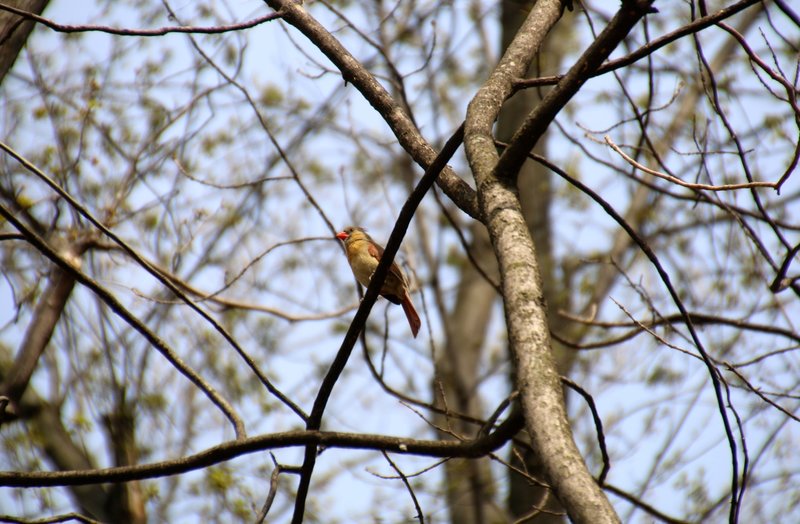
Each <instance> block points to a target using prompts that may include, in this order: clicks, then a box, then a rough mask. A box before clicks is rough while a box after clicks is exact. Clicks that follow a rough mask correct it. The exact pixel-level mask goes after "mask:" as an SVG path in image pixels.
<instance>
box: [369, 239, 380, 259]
mask: <svg viewBox="0 0 800 524" xmlns="http://www.w3.org/2000/svg"><path fill="white" fill-rule="evenodd" d="M367 252H368V253H369V254H370V255H371V256H372V258H374V259H375V260H380V259H381V257H382V256H383V248H382V247H381V246H379V245H378V244H376V243H374V242H367Z"/></svg>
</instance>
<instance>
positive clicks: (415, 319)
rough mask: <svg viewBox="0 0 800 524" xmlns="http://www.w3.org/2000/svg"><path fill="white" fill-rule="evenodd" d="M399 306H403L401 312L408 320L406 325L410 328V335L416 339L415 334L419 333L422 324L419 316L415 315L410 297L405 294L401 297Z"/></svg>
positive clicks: (415, 311)
mask: <svg viewBox="0 0 800 524" xmlns="http://www.w3.org/2000/svg"><path fill="white" fill-rule="evenodd" d="M401 305H402V306H403V312H404V313H405V314H406V318H407V319H408V325H409V326H410V327H411V333H413V334H414V338H417V333H419V328H420V326H421V325H422V322H421V321H420V319H419V315H417V310H416V309H414V304H412V303H411V297H410V296H408V293H406V294H405V296H404V297H403V301H402V302H401Z"/></svg>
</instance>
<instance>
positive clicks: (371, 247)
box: [336, 226, 422, 338]
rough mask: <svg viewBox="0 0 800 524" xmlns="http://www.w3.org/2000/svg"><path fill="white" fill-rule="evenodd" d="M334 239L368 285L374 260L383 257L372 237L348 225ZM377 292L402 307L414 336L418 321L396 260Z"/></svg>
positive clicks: (416, 331) (376, 266) (374, 264)
mask: <svg viewBox="0 0 800 524" xmlns="http://www.w3.org/2000/svg"><path fill="white" fill-rule="evenodd" d="M336 238H338V239H339V240H341V241H342V242H344V249H345V253H346V254H347V262H349V263H350V269H352V270H353V275H355V277H356V280H358V282H359V283H360V284H361V285H362V286H364V287H367V286H369V282H370V280H372V275H373V274H374V273H375V270H376V269H377V268H378V262H379V261H380V259H381V257H382V256H383V247H381V246H380V245H379V244H377V243H376V242H375V241H374V240H372V238H371V237H370V236H369V235H368V234H367V232H366V230H365V229H364V228H363V227H357V226H348V227H346V228H344V229H343V230H342V231H340V232H339V233H336ZM380 294H381V296H382V297H384V298H385V299H387V300H388V301H389V302H391V303H392V304H399V305H401V306H402V307H403V312H404V313H405V314H406V318H407V319H408V325H409V326H410V327H411V333H413V334H414V338H416V337H417V333H419V328H420V325H421V324H422V323H421V322H420V319H419V315H418V314H417V310H416V309H414V304H413V303H412V302H411V296H410V295H409V294H408V280H407V279H406V276H405V274H404V273H403V271H402V270H401V269H400V266H398V265H397V263H395V262H392V265H391V266H390V267H389V272H388V273H387V274H386V280H384V281H383V286H382V287H381V290H380Z"/></svg>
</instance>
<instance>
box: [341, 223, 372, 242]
mask: <svg viewBox="0 0 800 524" xmlns="http://www.w3.org/2000/svg"><path fill="white" fill-rule="evenodd" d="M359 237H361V238H367V239H368V238H369V235H367V232H366V230H365V229H364V228H363V227H357V226H347V227H346V228H344V229H343V230H342V231H339V232H338V233H336V238H338V239H339V240H342V241H344V242H347V240H356V239H358V238H359Z"/></svg>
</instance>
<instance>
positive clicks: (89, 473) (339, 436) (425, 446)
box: [0, 411, 522, 487]
mask: <svg viewBox="0 0 800 524" xmlns="http://www.w3.org/2000/svg"><path fill="white" fill-rule="evenodd" d="M521 428H522V415H521V414H520V413H519V411H512V413H511V415H509V417H508V418H507V419H506V420H504V421H503V423H502V424H500V425H499V426H498V428H497V430H495V431H494V432H493V433H490V434H488V435H485V436H482V437H479V438H476V439H474V440H467V441H453V440H448V441H445V440H415V439H409V438H404V437H387V436H384V435H370V434H360V433H339V432H333V431H313V430H298V431H286V432H282V433H270V434H267V435H259V436H256V437H248V438H245V439H241V440H232V441H229V442H225V443H223V444H220V445H218V446H213V447H211V448H208V449H206V450H204V451H201V452H199V453H196V454H194V455H189V456H187V457H183V458H180V459H175V460H166V461H163V462H154V463H152V464H142V465H137V466H122V467H115V468H105V469H94V470H73V471H52V472H51V471H39V472H33V473H21V472H17V471H0V486H5V487H34V486H35V487H47V486H77V485H86V484H98V483H106V482H129V481H132V480H144V479H151V478H158V477H166V476H169V475H178V474H181V473H186V472H188V471H194V470H198V469H202V468H207V467H208V466H212V465H214V464H219V463H220V462H225V461H228V460H231V459H234V458H236V457H240V456H242V455H247V454H250V453H256V452H260V451H265V450H268V449H281V448H290V447H298V446H312V447H313V448H314V449H316V448H317V447H318V446H324V447H326V448H345V449H371V450H376V451H390V452H392V453H398V454H402V455H418V456H426V457H462V458H476V457H483V456H485V455H488V454H489V453H491V452H493V451H495V450H497V449H498V448H500V447H501V446H502V445H504V444H505V443H506V442H508V441H509V440H510V439H511V438H512V437H513V436H514V435H515V434H516V433H517V432H518V431H519V430H520V429H521Z"/></svg>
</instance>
